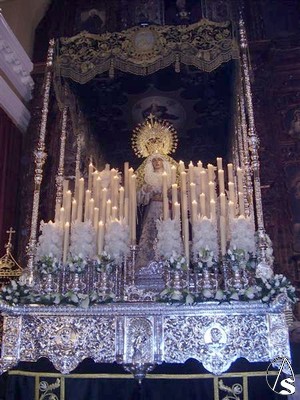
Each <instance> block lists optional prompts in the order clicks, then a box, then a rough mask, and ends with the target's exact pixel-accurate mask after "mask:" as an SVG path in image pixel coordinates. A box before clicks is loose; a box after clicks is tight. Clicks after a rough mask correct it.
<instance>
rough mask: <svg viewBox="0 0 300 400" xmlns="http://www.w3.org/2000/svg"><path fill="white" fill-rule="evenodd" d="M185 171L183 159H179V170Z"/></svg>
mask: <svg viewBox="0 0 300 400" xmlns="http://www.w3.org/2000/svg"><path fill="white" fill-rule="evenodd" d="M184 171H185V165H184V162H183V161H181V160H180V161H179V172H180V173H181V172H184Z"/></svg>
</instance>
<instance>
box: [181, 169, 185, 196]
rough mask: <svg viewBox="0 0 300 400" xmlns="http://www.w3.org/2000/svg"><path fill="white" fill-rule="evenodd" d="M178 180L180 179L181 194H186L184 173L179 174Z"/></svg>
mask: <svg viewBox="0 0 300 400" xmlns="http://www.w3.org/2000/svg"><path fill="white" fill-rule="evenodd" d="M180 179H181V182H180V183H181V193H182V194H183V193H186V172H184V171H183V172H181V173H180Z"/></svg>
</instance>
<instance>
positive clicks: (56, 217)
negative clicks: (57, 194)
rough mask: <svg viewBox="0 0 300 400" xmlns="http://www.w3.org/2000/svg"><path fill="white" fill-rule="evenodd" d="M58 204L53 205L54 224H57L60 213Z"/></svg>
mask: <svg viewBox="0 0 300 400" xmlns="http://www.w3.org/2000/svg"><path fill="white" fill-rule="evenodd" d="M60 207H61V205H60V202H57V203H56V204H55V218H54V222H59V213H60Z"/></svg>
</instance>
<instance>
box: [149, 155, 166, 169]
mask: <svg viewBox="0 0 300 400" xmlns="http://www.w3.org/2000/svg"><path fill="white" fill-rule="evenodd" d="M152 165H153V169H154V171H161V170H163V168H164V164H163V160H162V159H161V158H159V157H154V158H153V159H152Z"/></svg>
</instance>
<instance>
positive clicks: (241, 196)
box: [239, 192, 245, 215]
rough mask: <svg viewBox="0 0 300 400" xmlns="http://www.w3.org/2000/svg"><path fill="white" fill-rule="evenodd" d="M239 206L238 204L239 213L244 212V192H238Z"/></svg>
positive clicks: (242, 213)
mask: <svg viewBox="0 0 300 400" xmlns="http://www.w3.org/2000/svg"><path fill="white" fill-rule="evenodd" d="M239 206H240V215H244V214H245V203H244V194H243V193H241V192H239Z"/></svg>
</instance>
